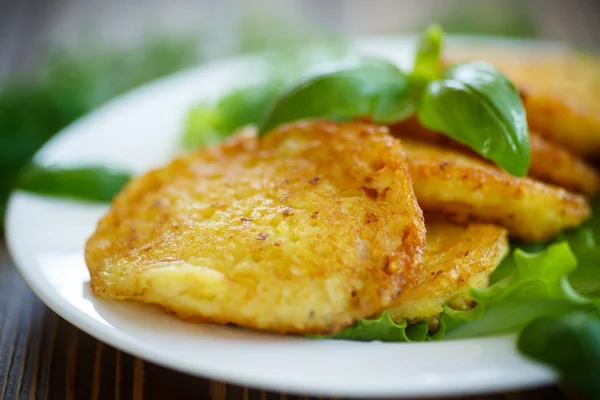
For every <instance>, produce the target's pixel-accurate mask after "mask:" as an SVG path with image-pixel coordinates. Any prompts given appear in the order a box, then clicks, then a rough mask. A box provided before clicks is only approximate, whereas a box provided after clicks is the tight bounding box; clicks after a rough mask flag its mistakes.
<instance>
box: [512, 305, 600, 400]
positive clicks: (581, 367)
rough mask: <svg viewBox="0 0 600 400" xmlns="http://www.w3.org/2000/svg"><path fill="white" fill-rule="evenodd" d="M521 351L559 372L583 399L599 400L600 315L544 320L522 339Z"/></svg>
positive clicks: (570, 315) (528, 330) (520, 339)
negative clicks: (599, 317) (599, 316)
mask: <svg viewBox="0 0 600 400" xmlns="http://www.w3.org/2000/svg"><path fill="white" fill-rule="evenodd" d="M518 348H519V351H520V352H521V353H523V354H525V355H527V356H529V357H531V358H533V359H535V360H537V361H540V362H542V363H544V364H548V365H550V366H551V367H553V368H554V369H556V370H557V371H558V372H559V374H560V376H561V378H562V380H563V381H564V382H565V383H566V384H567V385H569V387H571V388H572V389H574V390H575V391H577V392H579V394H580V395H581V396H583V398H586V399H598V398H600V379H598V377H600V320H599V319H598V315H594V314H589V313H583V312H578V313H572V314H568V315H565V316H562V317H542V318H539V319H537V320H535V321H533V322H532V323H531V324H529V325H528V326H527V327H525V329H523V331H522V332H521V335H520V336H519V341H518Z"/></svg>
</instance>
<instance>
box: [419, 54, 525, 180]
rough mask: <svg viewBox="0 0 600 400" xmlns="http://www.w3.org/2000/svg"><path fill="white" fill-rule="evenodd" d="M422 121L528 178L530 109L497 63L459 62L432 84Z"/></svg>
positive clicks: (426, 94)
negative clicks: (524, 106)
mask: <svg viewBox="0 0 600 400" xmlns="http://www.w3.org/2000/svg"><path fill="white" fill-rule="evenodd" d="M417 111H418V117H419V121H420V122H421V123H422V124H423V125H424V126H426V127H428V128H430V129H432V130H436V131H440V132H442V133H444V134H446V135H447V136H449V137H451V138H452V139H454V140H456V141H458V142H460V143H462V144H464V145H466V146H469V147H470V148H471V149H473V150H474V151H476V152H477V153H479V154H480V155H482V156H483V157H486V158H488V159H490V160H492V161H494V162H495V163H496V164H497V165H498V166H500V167H501V168H503V169H505V170H506V171H507V172H509V173H511V174H513V175H516V176H524V175H525V174H526V173H527V170H528V169H529V163H530V160H531V149H530V145H529V136H528V130H527V121H526V118H525V109H524V108H523V103H522V102H521V99H520V97H519V94H518V93H517V90H516V88H515V86H514V85H513V84H512V83H511V82H510V81H509V80H508V79H507V78H506V77H505V76H504V75H503V74H502V73H501V72H500V71H499V70H497V69H496V68H495V67H493V66H491V65H489V64H486V63H481V62H470V63H464V64H458V65H456V66H455V67H453V68H451V69H449V70H448V71H446V72H445V73H444V76H443V78H442V79H440V80H434V81H431V82H429V84H427V86H426V87H425V91H424V93H423V94H422V96H421V100H420V102H419V105H418V110H417Z"/></svg>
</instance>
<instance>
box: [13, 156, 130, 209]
mask: <svg viewBox="0 0 600 400" xmlns="http://www.w3.org/2000/svg"><path fill="white" fill-rule="evenodd" d="M130 179H131V174H129V173H127V172H123V171H116V170H114V169H109V168H104V167H98V166H78V167H73V168H70V167H53V166H50V167H42V166H39V165H34V164H30V165H27V166H26V167H24V168H23V169H21V172H20V173H19V176H18V177H17V179H16V181H15V183H14V188H15V189H20V190H24V191H27V192H29V191H31V192H34V193H37V194H41V195H47V196H52V197H60V198H71V199H77V200H86V201H91V202H101V203H108V202H110V201H111V200H112V199H113V197H114V195H115V194H117V193H118V192H119V191H121V189H123V187H124V186H125V185H126V184H127V182H129V180H130Z"/></svg>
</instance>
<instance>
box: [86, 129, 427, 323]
mask: <svg viewBox="0 0 600 400" xmlns="http://www.w3.org/2000/svg"><path fill="white" fill-rule="evenodd" d="M403 154H404V153H403V150H402V145H401V143H400V142H399V141H398V140H396V139H394V138H393V137H392V136H391V135H389V133H388V130H387V128H384V127H375V126H371V125H365V124H334V123H328V122H318V121H316V122H301V123H296V124H291V125H287V126H285V127H282V128H280V129H278V130H276V131H275V132H273V133H271V134H269V135H268V136H266V137H265V138H264V139H261V140H257V139H256V138H255V137H254V136H253V135H251V134H246V135H242V136H239V137H235V138H234V139H232V140H230V141H229V142H227V143H225V144H222V145H221V146H217V147H212V148H208V149H202V150H199V151H196V152H194V153H191V154H188V155H184V156H182V157H180V158H178V159H175V160H174V161H172V162H171V163H170V164H169V165H167V166H165V167H163V168H160V169H157V170H154V171H151V172H149V173H147V174H144V175H142V176H140V177H138V178H136V179H134V180H133V181H132V182H131V183H130V184H129V185H128V186H127V187H126V188H125V189H124V191H123V192H122V193H120V194H119V195H118V196H117V197H116V199H115V200H114V202H113V205H112V208H111V209H110V211H109V212H108V213H107V214H106V215H105V216H104V217H103V218H102V219H101V220H100V222H99V224H98V226H97V229H96V231H95V233H94V234H93V236H92V237H91V238H90V239H89V240H88V242H87V245H86V251H85V258H86V263H87V266H88V269H89V271H90V276H91V287H92V289H93V291H94V293H96V294H97V295H99V296H102V297H106V298H115V299H131V300H138V301H142V302H146V303H152V304H156V305H159V306H161V307H163V308H165V309H167V310H169V311H172V312H174V313H175V314H177V315H178V316H179V317H181V318H183V319H186V320H191V321H207V322H215V323H219V324H227V323H232V324H236V325H240V326H243V327H250V328H257V329H262V330H269V331H274V332H280V333H284V332H293V333H331V332H335V331H337V330H339V329H341V328H343V327H346V326H349V325H352V324H353V323H354V322H355V321H356V320H358V319H360V318H363V317H368V316H370V315H372V314H374V313H376V312H378V311H380V310H382V309H385V308H387V307H389V306H390V305H391V304H392V303H393V302H394V300H395V299H396V298H397V296H398V294H399V293H400V292H401V290H402V289H403V288H404V287H405V286H406V285H407V284H408V283H410V282H411V281H412V279H413V275H414V271H415V270H416V268H417V267H418V266H419V265H420V263H421V260H422V252H423V248H424V246H425V227H424V222H423V216H422V212H421V210H420V208H419V207H418V204H417V201H416V198H415V196H414V193H413V189H412V185H411V182H410V178H409V176H408V172H407V167H406V163H405V160H404V155H403Z"/></svg>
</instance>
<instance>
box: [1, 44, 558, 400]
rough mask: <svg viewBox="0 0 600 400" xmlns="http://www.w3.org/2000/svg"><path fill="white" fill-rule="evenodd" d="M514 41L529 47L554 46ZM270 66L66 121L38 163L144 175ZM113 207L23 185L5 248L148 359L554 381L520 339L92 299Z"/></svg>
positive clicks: (377, 376) (397, 47)
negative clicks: (196, 116) (267, 329)
mask: <svg viewBox="0 0 600 400" xmlns="http://www.w3.org/2000/svg"><path fill="white" fill-rule="evenodd" d="M456 40H458V42H460V41H461V40H462V39H456ZM458 42H455V43H458ZM484 43H487V44H501V45H507V42H502V41H500V42H498V41H485V42H484ZM412 45H413V38H404V39H398V38H396V39H389V38H388V39H385V38H378V39H369V40H364V41H360V42H358V43H355V44H354V46H355V47H356V51H358V52H361V53H368V54H372V55H379V56H383V57H387V58H390V59H393V60H395V61H397V62H398V63H400V64H401V65H403V66H406V65H408V64H407V63H409V62H410V58H409V57H408V56H407V55H408V54H410V53H411V49H412ZM508 45H509V46H510V47H509V48H516V47H515V46H519V47H521V48H522V47H523V46H525V47H526V48H528V49H529V50H530V51H531V50H541V49H542V48H544V47H547V46H548V44H543V45H542V44H539V43H533V44H532V43H523V42H516V43H511V42H509V43H508ZM550 46H552V45H550ZM261 65H262V64H261V62H260V60H259V59H257V58H238V59H232V60H229V61H225V62H219V63H216V64H211V65H207V66H203V67H200V68H198V69H193V70H190V71H186V72H183V73H180V74H177V75H174V76H172V77H169V78H166V79H163V80H161V81H158V82H156V83H153V84H151V85H147V86H145V87H143V88H141V89H138V90H135V91H133V92H130V93H128V94H126V95H124V96H121V97H120V98H118V99H116V100H115V101H112V102H110V103H109V104H107V105H106V106H105V107H102V108H101V109H99V110H97V111H96V112H94V113H92V114H91V115H89V116H87V117H85V118H83V119H82V120H80V121H78V122H76V123H75V124H73V125H72V126H70V127H69V128H67V129H65V130H64V132H62V133H61V134H59V135H58V136H57V137H56V138H55V139H53V140H52V141H51V142H50V143H49V144H48V145H47V146H45V147H44V149H43V150H42V151H41V152H40V153H39V154H38V155H37V161H38V162H40V163H60V164H66V163H76V162H86V163H98V164H105V165H113V166H115V165H116V166H119V167H123V168H128V169H130V170H132V171H135V172H141V171H144V170H147V169H148V168H150V167H154V166H157V165H160V164H161V163H164V162H166V161H168V160H169V158H170V157H171V156H172V155H173V154H174V153H175V152H176V150H177V142H178V139H179V137H180V134H181V131H182V127H183V122H184V118H185V115H186V111H187V110H188V108H189V107H190V106H191V105H192V104H194V103H195V102H196V101H198V100H200V99H208V98H211V97H212V96H215V95H218V94H219V93H221V92H223V91H224V90H225V89H227V88H228V87H231V86H235V85H237V84H240V83H242V82H246V81H248V79H250V78H252V79H254V78H259V77H260V75H261V73H262V69H261ZM104 211H106V207H104V206H98V205H90V204H84V203H77V202H72V201H64V200H57V199H50V198H44V197H38V196H34V195H30V194H25V193H15V194H14V195H13V196H12V197H11V199H10V203H9V207H8V213H7V240H8V246H9V249H10V252H11V254H12V256H13V257H14V260H15V262H16V264H17V267H18V268H19V271H20V273H21V274H22V276H23V278H24V279H25V280H26V282H27V283H28V284H29V286H30V287H31V288H32V289H33V291H34V292H35V293H36V294H37V295H38V296H39V297H40V298H41V299H42V301H44V302H45V303H46V304H47V305H48V306H49V307H50V308H52V309H53V310H54V311H55V312H57V313H58V314H59V315H61V316H62V317H63V318H65V319H66V320H68V321H69V322H71V323H73V324H74V325H76V326H77V327H79V328H80V329H82V330H84V331H85V332H87V333H89V334H90V335H92V336H94V337H96V338H98V339H100V340H102V341H104V342H106V343H108V344H110V345H112V346H114V347H116V348H119V349H121V350H123V351H125V352H128V353H131V354H133V355H135V356H138V357H141V358H143V359H146V360H148V361H152V362H155V363H157V364H161V365H164V366H167V367H170V368H173V369H176V370H180V371H184V372H187V373H190V374H195V375H200V376H204V377H209V378H213V379H218V380H223V381H228V382H232V383H236V384H240V385H248V386H252V387H260V388H264V389H271V390H277V391H284V392H291V393H299V394H313V395H333V396H361V397H362V396H368V397H386V396H394V397H414V396H441V395H457V394H470V393H483V392H491V391H500V390H510V389H517V388H525V387H532V386H536V385H542V384H548V383H550V382H552V381H553V380H554V378H555V377H554V375H553V373H552V372H551V371H549V370H547V369H546V368H543V367H541V366H539V365H537V364H534V363H532V362H529V361H527V360H526V359H524V358H522V357H521V356H520V355H519V354H518V353H517V351H516V350H515V337H514V336H501V337H492V338H484V339H473V340H460V341H447V342H432V343H397V344H383V343H356V342H341V341H326V340H305V339H301V338H291V337H278V336H272V335H267V334H260V333H256V332H249V331H244V330H241V329H235V328H228V327H219V326H211V325H193V324H188V323H185V322H182V321H179V320H178V319H176V318H175V317H172V316H169V315H166V314H164V313H162V312H160V311H157V310H156V309H154V308H152V307H147V306H142V305H138V304H131V303H125V302H117V301H107V300H101V299H98V298H95V297H94V296H93V295H92V294H91V292H90V290H89V288H88V280H89V276H88V272H87V269H86V267H85V263H84V258H83V248H84V243H85V240H86V239H87V237H88V236H89V235H90V234H91V233H92V231H93V229H94V227H95V223H96V221H97V219H98V218H99V217H100V216H101V214H102V213H103V212H104Z"/></svg>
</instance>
